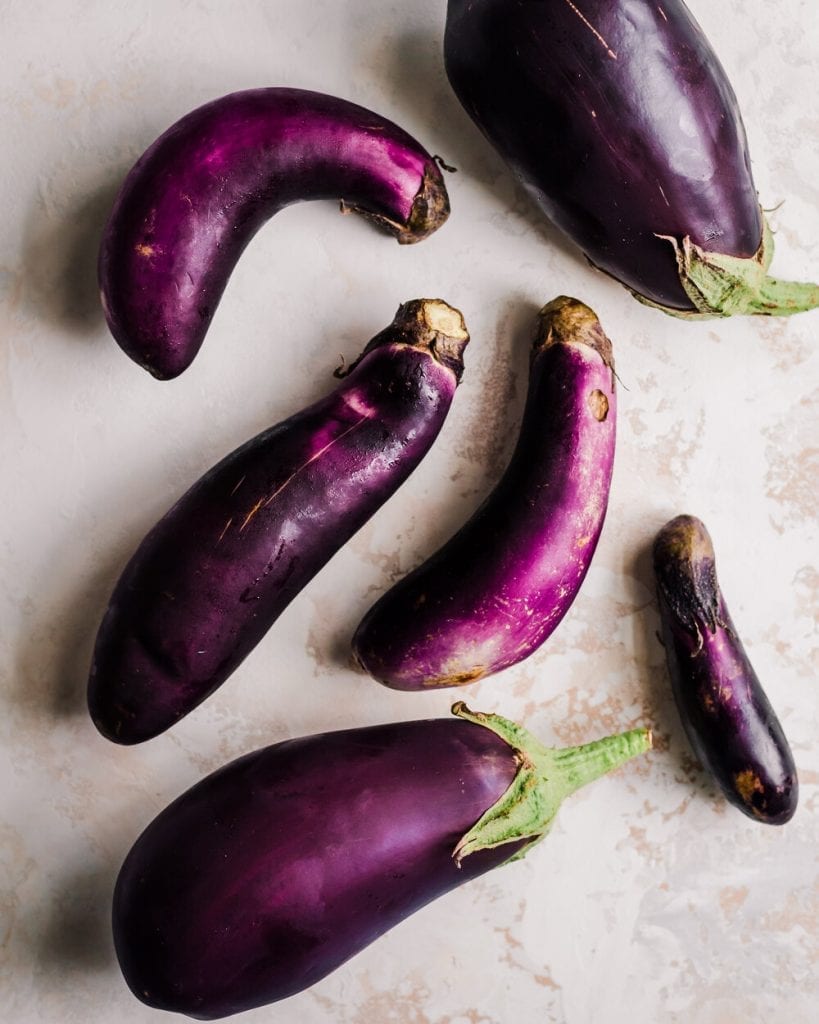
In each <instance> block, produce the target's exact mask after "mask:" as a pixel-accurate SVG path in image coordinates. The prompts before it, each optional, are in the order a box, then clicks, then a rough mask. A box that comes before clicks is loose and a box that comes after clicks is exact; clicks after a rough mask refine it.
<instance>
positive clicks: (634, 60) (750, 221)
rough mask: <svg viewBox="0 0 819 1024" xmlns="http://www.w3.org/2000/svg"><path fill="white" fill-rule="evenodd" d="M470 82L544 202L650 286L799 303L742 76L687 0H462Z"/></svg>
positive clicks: (624, 279)
mask: <svg viewBox="0 0 819 1024" xmlns="http://www.w3.org/2000/svg"><path fill="white" fill-rule="evenodd" d="M445 58H446V70H447V74H448V76H449V81H450V83H451V84H452V87H453V89H454V90H455V93H456V94H457V96H458V98H459V99H460V101H461V103H462V104H463V106H464V108H465V109H466V111H467V113H468V114H469V115H470V116H471V117H472V119H473V120H474V121H475V123H476V124H477V125H478V127H479V128H480V129H481V130H482V131H483V133H484V135H486V137H487V138H488V139H489V141H490V142H491V143H492V144H493V145H494V146H495V147H496V149H497V150H498V151H499V153H500V154H501V156H503V157H504V158H505V159H506V161H507V162H508V163H509V165H510V167H511V168H512V170H513V171H514V173H515V174H516V175H517V176H518V178H519V179H520V180H521V182H522V183H523V185H524V186H525V187H526V188H527V189H528V191H529V192H530V194H531V195H532V197H533V198H534V200H535V202H536V203H537V204H538V205H539V206H540V208H541V209H542V210H543V212H544V213H545V214H546V215H547V216H548V217H549V218H550V219H551V220H552V221H553V222H554V223H555V224H556V225H557V226H558V227H559V228H560V229H561V230H563V231H564V232H565V233H566V234H567V235H568V236H569V237H570V238H571V239H572V240H573V241H575V242H576V243H577V244H578V245H579V246H580V248H581V249H582V250H583V252H584V253H585V254H586V256H587V257H588V259H589V260H590V262H591V263H593V264H594V265H596V266H597V267H599V268H600V269H602V270H604V271H606V273H608V274H610V275H612V276H613V277H615V278H616V279H617V280H619V281H620V282H621V283H622V284H624V285H625V286H626V287H627V288H628V289H629V290H630V291H631V292H632V293H633V294H634V295H635V297H636V298H638V299H640V300H641V301H642V302H646V303H648V304H649V305H653V306H658V307H659V308H660V309H663V310H664V311H665V312H667V313H671V314H673V315H675V316H682V317H686V318H694V317H701V316H702V317H713V316H730V315H732V314H735V313H761V314H767V315H785V314H789V313H796V312H799V311H801V310H805V309H811V308H813V307H814V306H817V305H819V287H817V286H816V285H812V284H805V285H803V284H793V283H790V282H784V281H777V280H775V279H773V278H771V277H769V276H768V273H767V271H768V267H769V265H770V262H771V258H772V256H773V239H772V237H771V233H770V231H769V230H768V227H767V222H766V220H765V216H764V214H763V212H762V210H761V209H760V205H759V200H758V198H757V193H756V188H755V187H754V182H753V177H752V175H751V161H750V157H749V154H748V145H747V140H746V137H745V129H744V126H743V124H742V118H741V116H740V112H739V107H738V105H737V100H736V97H735V95H734V92H733V90H732V88H731V85H730V82H729V81H728V78H727V77H726V74H725V71H724V70H723V68H722V65H721V64H720V63H719V60H718V59H717V57H716V55H715V53H714V51H713V50H712V49H711V46H710V45H709V43H708V40H707V39H706V38H705V36H704V35H703V33H702V30H701V29H700V27H699V26H698V25H697V23H696V22H695V21H694V19H693V17H692V16H691V13H690V11H689V10H688V8H687V7H686V5H685V4H684V3H683V0H662V3H656V2H655V0H449V7H448V16H447V25H446V39H445Z"/></svg>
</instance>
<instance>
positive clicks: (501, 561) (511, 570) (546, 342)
mask: <svg viewBox="0 0 819 1024" xmlns="http://www.w3.org/2000/svg"><path fill="white" fill-rule="evenodd" d="M615 421H616V401H615V393H614V362H613V356H612V350H611V342H610V341H609V339H608V338H607V337H606V335H605V334H604V333H603V329H602V327H601V326H600V322H599V320H598V319H597V317H596V316H595V314H594V313H593V312H592V310H590V309H589V307H588V306H584V305H583V303H581V302H578V301H577V300H576V299H570V298H565V297H561V298H558V299H555V300H554V301H553V302H550V303H549V304H548V305H547V306H545V307H544V308H543V309H542V310H541V312H540V316H539V320H538V331H537V336H536V339H535V344H534V347H533V350H532V363H531V372H530V381H529V394H528V397H527V401H526V408H525V410H524V414H523V422H522V424H521V428H520V436H519V438H518V443H517V446H516V448H515V451H514V454H513V455H512V459H511V461H510V463H509V465H508V467H507V469H506V471H505V473H504V475H503V477H502V478H501V480H500V481H499V483H498V484H497V486H496V487H495V489H494V490H493V491H492V493H491V494H490V495H489V496H488V498H486V500H485V501H484V503H483V504H482V505H481V506H480V508H479V509H478V510H477V512H475V514H474V515H473V516H472V518H471V519H470V520H469V521H468V522H467V523H466V524H465V525H464V526H463V527H462V528H461V529H460V530H459V531H458V533H456V534H455V535H454V536H453V537H452V538H451V539H450V540H449V541H448V542H447V543H446V544H445V545H444V546H443V547H442V548H441V549H440V550H439V551H438V552H436V553H435V554H434V555H432V557H431V558H429V559H428V560H427V561H426V562H424V563H423V565H421V566H420V567H419V568H417V569H415V571H414V572H412V573H410V575H409V576H407V577H405V578H404V579H403V580H401V581H400V582H398V583H397V584H396V585H395V586H394V587H393V588H392V589H391V590H389V591H388V592H387V593H386V594H384V595H383V597H381V598H380V600H379V601H377V602H376V604H375V605H374V606H373V607H372V608H371V609H370V611H369V612H368V613H367V614H366V616H365V617H364V619H363V620H362V622H361V624H360V626H359V627H358V630H357V631H356V634H355V636H354V638H353V652H354V656H355V658H356V660H357V661H358V662H359V664H360V665H361V666H362V667H363V668H364V669H366V671H368V672H369V673H370V674H371V675H373V676H374V677H375V678H376V679H378V680H380V681H381V682H382V683H385V684H386V685H387V686H392V687H395V688H396V689H402V690H420V689H425V688H427V687H437V686H459V685H461V684H464V683H470V682H473V681H474V680H476V679H481V678H482V677H484V676H488V675H490V674H491V673H493V672H499V671H500V670H501V669H504V668H507V667H508V666H509V665H514V664H516V663H517V662H519V661H522V660H523V659H524V658H527V657H529V655H530V654H532V653H533V652H534V651H536V650H537V649H538V647H540V645H541V644H542V643H543V642H544V641H545V640H546V639H547V638H548V637H549V636H550V635H551V634H552V632H553V631H554V630H555V629H556V628H557V626H558V624H559V623H560V621H561V619H562V618H563V616H564V615H565V614H566V612H568V610H569V608H570V606H571V604H572V602H573V601H574V599H575V597H576V596H577V592H578V590H579V589H580V586H581V584H582V582H583V580H584V579H585V576H586V573H587V571H588V568H589V564H590V562H591V559H592V555H593V554H594V551H595V548H596V547H597V541H598V539H599V537H600V532H601V530H602V528H603V520H604V518H605V515H606V508H607V505H608V498H609V487H610V485H611V474H612V467H613V464H614V442H615Z"/></svg>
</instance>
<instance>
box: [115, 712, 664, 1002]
mask: <svg viewBox="0 0 819 1024" xmlns="http://www.w3.org/2000/svg"><path fill="white" fill-rule="evenodd" d="M452 710H453V712H454V713H455V714H456V715H458V716H459V718H458V720H457V721H453V720H451V719H450V720H446V719H439V720H432V721H421V722H401V723H396V724H390V725H379V726H373V727H370V728H363V729H351V730H348V731H345V732H335V733H326V734H324V735H319V736H309V737H306V738H303V739H297V740H289V741H287V742H285V743H278V744H276V745H275V746H272V747H267V748H265V749H263V750H258V751H256V752H255V753H252V754H247V755H245V756H244V757H241V758H239V760H237V761H234V762H232V764H229V765H227V766H225V767H224V768H221V769H219V771H217V772H214V773H213V774H212V775H210V776H208V777H207V778H206V779H204V780H203V781H202V782H200V783H198V785H196V786H194V787H193V788H192V789H190V790H188V791H187V793H184V794H183V795H182V796H180V797H179V798H178V799H177V800H176V801H174V803H172V804H171V805H170V806H169V807H168V808H166V809H165V810H164V811H163V812H162V813H161V814H160V815H159V816H158V817H157V818H156V819H155V820H154V821H153V822H152V823H151V824H150V825H149V826H148V828H147V829H146V830H145V831H144V832H143V833H142V835H141V836H140V837H139V839H138V840H137V842H136V844H135V845H134V847H133V849H132V850H131V852H130V853H129V854H128V856H127V858H126V860H125V863H124V864H123V866H122V870H121V871H120V874H119V878H118V880H117V884H116V889H115V892H114V913H113V926H114V942H115V945H116V951H117V956H118V958H119V963H120V967H121V968H122V972H123V974H124V976H125V980H126V981H127V982H128V985H129V986H130V988H131V990H132V991H133V993H134V995H135V996H137V998H139V999H141V1000H142V1001H143V1002H145V1003H148V1005H150V1006H155V1007H158V1008H160V1009H163V1010H175V1011H177V1012H179V1013H186V1014H188V1015H189V1016H191V1017H196V1018H199V1019H205V1020H209V1019H213V1018H216V1017H225V1016H228V1015H229V1014H232V1013H239V1012H240V1011H242V1010H248V1009H251V1008H252V1007H256V1006H262V1005H264V1004H266V1003H272V1002H275V1001H276V1000H278V999H284V998H286V997H287V996H291V995H293V994H295V993H296V992H300V991H302V990H303V989H305V988H308V987H309V986H310V985H313V984H314V983H315V982H317V981H319V980H320V979H321V978H323V977H324V976H325V975H327V974H329V973H330V972H331V971H333V970H334V969H335V968H336V967H338V966H340V965H341V964H343V963H344V962H345V960H348V959H349V958H350V957H351V956H353V955H354V954H355V953H357V952H358V951H359V950H361V949H363V948H364V947H365V946H367V945H369V943H371V942H373V941H374V940H375V939H377V938H378V937H379V936H380V935H383V934H384V932H386V931H388V930H389V929H390V928H392V927H393V926H394V925H396V924H397V923H398V922H399V921H401V920H403V919H404V918H405V917H408V916H409V915H410V914H412V913H413V912H414V911H416V910H418V909H419V908H420V907H423V906H424V905H425V904H426V903H429V902H430V901H431V900H433V899H435V898H436V897H438V896H441V895H443V894H444V893H446V892H448V891H449V890H451V889H454V888H455V887H456V886H458V885H460V884H461V883H462V882H466V881H468V880H469V879H471V878H475V877H476V876H477V875H480V874H483V873H484V872H485V871H488V870H490V869H491V868H494V867H496V866H497V865H499V864H502V863H504V862H506V861H509V860H513V859H516V858H517V857H520V856H522V855H523V854H524V853H525V852H526V851H527V850H528V849H529V848H530V847H531V846H533V845H534V844H535V843H536V842H537V841H538V840H539V839H541V838H542V837H543V836H544V835H545V834H546V833H547V832H548V830H549V827H550V825H551V823H552V820H553V819H554V817H555V815H556V813H557V810H558V807H559V806H560V803H561V801H562V800H563V799H564V798H565V797H566V796H568V795H569V794H571V793H573V792H574V791H575V790H576V789H579V788H580V787H581V786H583V785H585V784H586V783H588V782H591V781H592V780H593V779H596V778H598V777H599V776H601V775H603V774H605V773H606V772H608V771H611V770H612V769H614V768H617V767H618V766H619V765H621V764H623V763H624V762H625V761H627V760H628V759H629V758H631V757H634V756H635V755H637V754H641V753H643V752H644V751H646V750H648V749H649V748H650V746H651V734H650V732H649V731H648V730H647V729H634V730H632V731H631V732H626V733H622V734H621V735H619V736H609V737H607V738H605V739H601V740H597V741H596V742H593V743H589V744H587V745H585V746H582V747H572V748H567V749H563V750H553V749H550V748H546V747H543V746H542V745H541V744H540V743H539V742H538V741H537V740H536V739H535V738H534V737H533V736H532V735H531V734H530V733H528V732H527V731H526V730H525V729H522V728H521V727H520V726H517V725H515V724H514V723H513V722H509V721H507V720H506V719H503V718H500V717H499V716H497V715H484V714H480V713H475V714H473V713H472V712H470V711H469V710H468V709H467V708H466V707H465V706H464V705H463V704H462V703H459V704H456V705H455V706H454V707H453V709H452Z"/></svg>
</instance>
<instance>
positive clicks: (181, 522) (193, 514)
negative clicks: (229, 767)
mask: <svg viewBox="0 0 819 1024" xmlns="http://www.w3.org/2000/svg"><path fill="white" fill-rule="evenodd" d="M468 340H469V336H468V334H467V332H466V328H465V326H464V322H463V318H462V317H461V314H460V313H459V312H458V311H457V310H455V309H452V308H451V307H450V306H447V305H446V303H444V302H441V301H440V300H430V299H418V300H414V301H412V302H407V303H405V304H404V305H403V306H401V307H400V308H399V310H398V313H397V314H396V317H395V320H394V321H393V323H392V324H391V325H390V326H389V327H387V328H386V329H385V330H384V331H382V332H381V333H380V334H378V335H376V337H375V338H373V340H372V341H371V342H370V343H369V345H368V346H367V348H366V350H365V351H364V353H363V355H362V357H361V358H360V359H359V360H358V361H357V362H356V363H355V364H354V365H353V367H352V368H351V370H350V372H349V374H348V376H347V377H346V378H345V379H344V380H343V381H342V383H341V384H340V385H339V386H338V387H337V388H336V390H335V391H333V392H332V393H331V394H329V395H328V396H327V397H326V398H323V399H321V400H320V401H318V402H316V403H315V405H312V406H310V407H309V408H307V409H305V410H303V411H302V412H300V413H297V414H296V415H295V416H292V417H291V418H290V419H288V420H285V421H284V422H283V423H280V424H279V425H278V426H275V427H271V428H270V429H269V430H266V431H265V432H264V433H262V434H259V435H258V437H255V438H253V439H252V440H251V441H248V442H247V443H246V444H245V445H243V446H242V447H241V448H238V449H237V450H236V451H235V452H233V453H232V454H230V455H228V456H227V457H226V458H225V459H223V460H222V461H221V462H220V463H219V464H218V465H217V466H215V467H214V468H213V469H211V470H210V471H209V472H208V473H206V474H205V476H203V477H202V479H201V480H199V481H198V483H196V484H194V485H193V487H192V488H191V489H190V490H189V491H188V492H187V494H185V495H184V496H183V497H182V498H180V500H179V501H178V502H177V503H176V505H174V507H173V508H172V509H171V510H170V512H168V513H167V515H166V516H165V517H164V518H163V519H161V520H160V522H159V523H158V524H157V525H156V526H155V527H154V529H153V530H152V531H151V532H150V533H149V534H148V536H147V537H146V538H145V540H144V541H143V542H142V543H141V545H140V546H139V548H138V549H137V551H136V553H135V554H134V556H133V558H132V559H131V561H130V563H129V564H128V566H127V567H126V569H125V571H124V573H123V575H122V577H121V578H120V580H119V582H118V583H117V585H116V588H115V590H114V593H113V596H112V597H111V601H110V604H109V606H108V610H107V612H106V614H105V617H104V619H103V621H102V625H101V626H100V630H99V633H98V635H97V642H96V647H95V650H94V660H93V664H92V666H91V675H90V679H89V684H88V703H89V709H90V712H91V717H92V718H93V720H94V722H95V723H96V725H97V728H98V729H99V730H100V732H102V733H103V735H105V736H107V737H108V738H109V739H112V740H115V741H116V742H118V743H139V742H141V741H142V740H146V739H150V738H151V737H152V736H156V735H157V734H158V733H160V732H163V731H164V730H165V729H167V728H168V727H169V726H171V725H173V723H174V722H176V721H177V720H178V719H179V718H181V717H182V716H183V715H185V714H187V713H188V712H189V711H191V710H192V709H193V708H194V707H196V705H197V704H199V703H200V702H201V701H202V700H204V699H205V697H207V696H208V695H209V694H210V693H212V692H213V691H214V690H215V689H216V687H217V686H219V685H220V684H221V683H223V682H224V680H225V679H226V678H227V677H228V676H229V675H230V674H231V672H233V670H234V669H235V668H236V667H237V666H238V665H239V663H240V662H241V661H242V660H243V659H244V658H245V657H246V656H247V655H248V654H249V653H250V651H251V650H252V649H253V648H254V647H255V646H256V644H257V643H258V642H259V641H260V640H261V638H262V637H263V636H264V634H265V633H266V632H267V630H268V629H269V628H270V626H271V625H272V623H273V622H274V621H275V619H276V618H277V617H278V616H279V615H280V614H281V612H282V611H283V610H284V609H285V608H286V607H287V605H288V604H289V603H290V601H292V600H293V598H294V597H295V596H296V595H297V594H298V593H299V591H300V590H301V589H302V587H304V586H305V584H306V583H308V582H309V581H310V580H311V579H312V578H313V576H314V575H315V574H316V573H317V572H318V571H319V569H321V568H322V566H323V565H324V564H325V563H326V562H327V561H328V560H329V559H330V558H331V557H332V556H333V555H334V554H335V552H336V551H337V550H338V549H339V548H340V547H341V546H342V545H343V544H344V543H345V542H346V541H347V540H348V539H349V538H350V537H351V536H352V535H353V534H354V533H355V532H356V530H358V529H359V527H361V526H363V524H364V523H365V522H366V521H367V520H368V519H369V518H370V516H371V515H372V514H373V513H374V512H375V511H376V510H377V509H378V508H379V507H380V506H381V505H382V504H383V503H384V502H385V501H386V500H387V498H389V497H390V495H392V494H393V492H394V491H395V490H396V489H397V488H398V487H399V485H400V484H401V483H403V481H404V480H406V478H407V477H408V476H409V474H410V473H411V472H412V470H413V469H414V468H415V467H416V466H417V465H418V463H419V462H420V461H421V459H422V458H423V457H424V455H425V454H426V452H427V451H428V450H429V447H430V445H431V444H432V442H433V441H434V440H435V437H436V436H437V434H438V431H439V430H440V429H441V426H442V425H443V422H444V419H445V417H446V414H447V412H448V410H449V407H450V403H451V401H452V397H453V395H454V393H455V388H456V386H457V384H458V381H459V380H460V376H461V372H462V369H463V360H462V352H463V349H464V346H465V345H466V344H467V342H468Z"/></svg>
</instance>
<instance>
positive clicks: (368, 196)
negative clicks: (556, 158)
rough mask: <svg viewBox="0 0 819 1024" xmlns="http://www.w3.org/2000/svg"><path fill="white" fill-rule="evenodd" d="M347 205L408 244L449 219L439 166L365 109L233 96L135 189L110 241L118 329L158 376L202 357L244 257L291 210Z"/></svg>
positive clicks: (154, 156) (105, 290)
mask: <svg viewBox="0 0 819 1024" xmlns="http://www.w3.org/2000/svg"><path fill="white" fill-rule="evenodd" d="M309 199H336V200H341V205H342V210H344V211H350V210H352V211H355V212H358V213H361V214H363V215H364V216H366V217H367V218H368V219H370V220H372V221H373V222H375V223H377V224H379V225H380V226H381V227H382V228H384V229H385V230H386V231H388V232H389V233H391V234H392V235H394V237H396V238H397V239H398V241H399V242H401V243H410V242H417V241H420V240H421V239H422V238H425V237H426V236H427V235H429V234H431V233H432V232H433V231H435V230H436V229H437V228H438V227H440V225H441V224H443V223H444V221H445V220H446V219H447V216H448V215H449V199H448V197H447V192H446V186H445V185H444V182H443V178H442V176H441V171H440V169H439V167H438V165H437V163H436V161H435V159H434V158H433V157H431V156H430V155H429V153H427V152H426V150H425V149H423V148H422V147H421V146H420V144H419V143H418V142H416V140H415V139H413V138H412V137H411V136H410V135H408V134H407V133H406V132H405V131H404V130H403V129H401V128H399V127H398V126H397V125H395V124H393V123H392V122H391V121H388V120H387V119H386V118H384V117H381V116H380V115H379V114H375V113H373V112H372V111H370V110H366V109H365V108H364V107H360V106H358V105H356V104H355V103H350V102H348V101H347V100H343V99H339V98H338V97H335V96H326V95H324V94H322V93H317V92H309V91H306V90H303V89H283V88H268V89H250V90H247V91H245V92H237V93H231V94H229V95H227V96H222V97H221V98H219V99H217V100H213V101H212V102H210V103H207V104H205V105H204V106H202V107H199V108H197V109H196V110H194V111H192V112H191V113H189V114H187V115H186V116H185V117H183V118H182V119H181V120H179V121H177V122H176V124H174V125H172V126H171V127H170V128H169V129H168V130H167V131H166V132H165V133H164V134H163V135H161V136H160V137H159V138H158V139H157V140H156V141H155V142H154V143H153V145H151V146H150V147H149V149H148V150H147V151H146V152H145V153H144V154H143V155H142V156H141V157H140V158H139V160H138V161H137V163H136V164H135V166H134V167H133V169H132V170H131V171H130V173H129V174H128V176H127V177H126V179H125V181H124V183H123V185H122V188H121V190H120V192H119V195H118V196H117V199H116V201H115V203H114V207H113V210H112V212H111V216H110V218H109V221H108V224H107V226H106V228H105V231H104V233H103V238H102V243H101V246H100V254H99V283H100V294H101V298H102V305H103V309H104V311H105V316H106V319H107V321H108V326H109V328H110V330H111V333H112V334H113V336H114V338H115V339H116V341H117V342H118V343H119V345H120V346H121V347H122V349H123V350H124V351H125V352H126V353H127V354H128V355H129V356H130V357H131V358H132V359H134V360H135V361H136V362H137V363H139V364H140V365H141V366H143V367H144V368H145V369H147V370H148V371H149V372H150V373H152V374H153V375H154V376H155V377H158V378H159V379H161V380H168V379H170V378H173V377H176V376H178V375H179V374H180V373H182V371H183V370H185V369H186V368H187V367H188V366H189V365H190V363H191V362H192V360H193V359H194V357H195V356H196V353H197V352H198V351H199V348H200V346H201V344H202V341H203V340H204V337H205V334H206V332H207V330H208V327H209V326H210V322H211V320H212V319H213V315H214V313H215V311H216V307H217V306H218V304H219V300H220V298H221V296H222V292H223V291H224V288H225V286H226V284H227V281H228V278H229V277H230V274H231V272H232V271H233V268H234V266H235V265H236V262H237V261H238V259H239V257H240V256H241V254H242V252H243V250H244V248H245V246H246V245H247V244H248V242H249V241H250V240H251V238H252V237H253V236H254V235H255V233H256V231H257V230H258V229H259V228H260V227H261V225H262V224H263V223H265V221H267V220H268V219H269V218H270V217H272V216H273V215H274V214H275V213H277V212H278V211H279V210H281V209H283V208H284V207H285V206H289V205H290V204H292V203H295V202H299V201H302V200H309Z"/></svg>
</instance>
